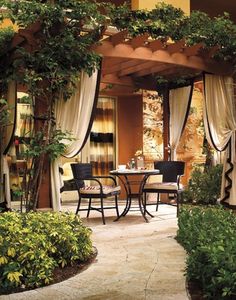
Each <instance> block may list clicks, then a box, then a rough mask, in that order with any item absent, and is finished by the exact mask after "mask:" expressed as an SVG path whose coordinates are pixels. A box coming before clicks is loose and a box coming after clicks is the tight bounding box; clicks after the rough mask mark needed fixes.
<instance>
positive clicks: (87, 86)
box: [51, 71, 100, 211]
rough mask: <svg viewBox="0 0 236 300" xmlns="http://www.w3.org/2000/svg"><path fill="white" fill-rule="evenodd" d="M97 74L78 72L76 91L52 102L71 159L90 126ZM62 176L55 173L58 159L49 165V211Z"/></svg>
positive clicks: (55, 203) (57, 204) (56, 204)
mask: <svg viewBox="0 0 236 300" xmlns="http://www.w3.org/2000/svg"><path fill="white" fill-rule="evenodd" d="M99 77H100V74H99V72H98V71H95V72H94V73H93V74H92V75H91V76H90V77H89V76H88V75H87V74H86V73H85V72H82V73H81V75H80V80H79V81H78V84H77V90H76V92H75V93H74V95H73V96H72V97H71V98H70V99H69V100H67V101H64V100H63V99H60V100H58V101H57V102H56V104H55V118H56V126H57V128H60V129H61V130H62V131H63V132H66V131H69V132H71V134H72V137H73V138H74V140H73V141H68V140H65V141H64V142H65V144H66V145H67V149H66V153H64V156H65V157H68V158H71V157H73V156H75V155H77V154H78V152H79V151H80V150H81V149H82V147H83V145H84V144H85V142H86V139H87V138H88V136H89V131H90V129H91V126H92V116H93V114H94V111H95V107H96V102H97V101H96V99H97V93H98V86H99ZM61 187H62V179H61V176H60V174H59V160H55V161H54V162H53V163H52V164H51V191H52V206H53V210H55V211H59V210H60V209H61V204H60V188H61Z"/></svg>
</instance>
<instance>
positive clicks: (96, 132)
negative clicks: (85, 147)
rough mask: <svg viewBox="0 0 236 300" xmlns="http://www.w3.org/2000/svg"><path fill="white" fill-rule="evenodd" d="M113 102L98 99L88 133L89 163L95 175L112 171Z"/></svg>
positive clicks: (101, 98) (108, 99)
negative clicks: (90, 129)
mask: <svg viewBox="0 0 236 300" xmlns="http://www.w3.org/2000/svg"><path fill="white" fill-rule="evenodd" d="M114 138H115V102H114V99H113V98H109V97H100V98H99V100H98V105H97V109H96V116H95V119H94V123H93V126H92V131H91V133H90V161H91V163H92V164H93V171H94V174H96V175H107V174H108V173H109V171H110V170H112V169H114V160H115V157H114V155H115V149H114Z"/></svg>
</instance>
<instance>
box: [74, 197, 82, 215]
mask: <svg viewBox="0 0 236 300" xmlns="http://www.w3.org/2000/svg"><path fill="white" fill-rule="evenodd" d="M80 204H81V196H80V194H79V201H78V205H77V209H76V212H75V214H76V215H77V214H78V211H79V209H80Z"/></svg>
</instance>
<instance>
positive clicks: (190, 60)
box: [94, 41, 233, 75]
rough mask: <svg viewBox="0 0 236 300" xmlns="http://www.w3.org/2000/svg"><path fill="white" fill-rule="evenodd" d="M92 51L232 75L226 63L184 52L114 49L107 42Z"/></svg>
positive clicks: (142, 48)
mask: <svg viewBox="0 0 236 300" xmlns="http://www.w3.org/2000/svg"><path fill="white" fill-rule="evenodd" d="M94 50H95V51H96V52H97V53H99V54H101V55H103V56H105V57H120V58H122V57H123V58H129V59H141V60H142V61H143V60H146V61H154V62H162V63H169V64H173V65H179V66H183V67H186V68H192V69H198V70H201V71H206V72H210V73H213V74H216V75H232V73H233V68H232V65H230V64H229V63H228V62H217V61H215V60H213V59H203V58H202V57H201V56H190V57H188V56H186V55H185V54H184V52H182V53H180V52H177V53H173V54H170V53H169V52H168V50H157V51H154V52H153V51H152V50H151V48H150V47H138V48H136V49H133V48H132V47H131V45H127V44H118V45H116V46H115V47H114V46H113V45H112V43H110V42H108V41H106V42H103V43H102V44H101V45H98V46H96V47H95V48H94ZM173 72H174V69H173Z"/></svg>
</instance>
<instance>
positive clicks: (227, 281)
mask: <svg viewBox="0 0 236 300" xmlns="http://www.w3.org/2000/svg"><path fill="white" fill-rule="evenodd" d="M178 226H179V229H178V232H177V240H178V242H179V243H180V244H181V245H182V246H183V247H184V248H185V249H186V251H187V253H188V258H187V262H186V276H187V280H188V281H193V282H196V283H197V284H198V285H199V286H200V287H201V289H202V291H203V294H204V296H205V297H206V299H214V300H218V299H236V216H235V214H234V213H233V212H231V211H229V210H225V209H223V208H222V207H219V206H214V207H210V206H209V207H206V206H205V207H193V206H191V207H184V208H183V207H182V208H181V211H180V214H179V219H178Z"/></svg>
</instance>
